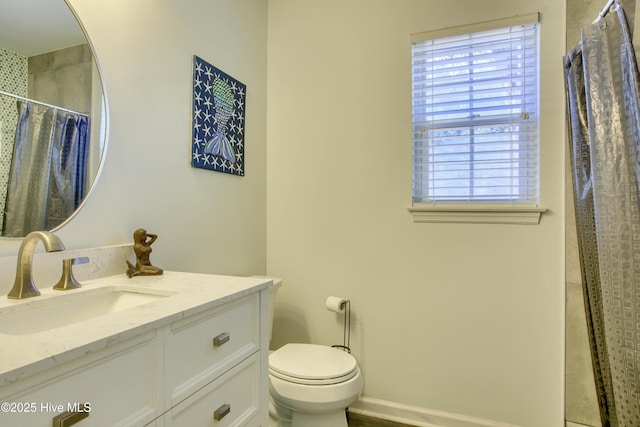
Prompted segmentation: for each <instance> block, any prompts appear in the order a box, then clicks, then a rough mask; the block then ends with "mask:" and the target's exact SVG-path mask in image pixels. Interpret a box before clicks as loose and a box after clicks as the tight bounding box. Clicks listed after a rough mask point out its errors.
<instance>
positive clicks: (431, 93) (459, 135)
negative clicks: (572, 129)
mask: <svg viewBox="0 0 640 427" xmlns="http://www.w3.org/2000/svg"><path fill="white" fill-rule="evenodd" d="M443 32H444V33H445V34H444V35H443ZM443 32H430V33H422V34H417V35H414V36H413V37H412V76H413V90H412V93H413V203H414V206H415V205H416V204H421V203H428V204H459V205H460V204H462V205H469V204H473V205H475V206H477V205H478V204H481V205H484V204H487V203H491V204H492V205H493V206H496V205H499V206H503V205H505V204H508V205H511V206H514V205H515V206H529V207H532V206H533V207H535V206H537V204H538V196H539V150H538V97H539V95H538V93H539V91H538V15H537V14H535V15H528V16H526V17H516V18H513V19H510V20H503V21H496V22H492V23H483V24H478V25H476V26H470V27H466V28H456V29H449V30H443ZM452 32H453V33H455V34H451V33H452Z"/></svg>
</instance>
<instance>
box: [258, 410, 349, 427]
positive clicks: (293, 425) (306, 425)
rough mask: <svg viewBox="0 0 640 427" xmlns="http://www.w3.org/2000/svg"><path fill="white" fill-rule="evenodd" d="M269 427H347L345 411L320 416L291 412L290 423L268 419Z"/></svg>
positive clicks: (272, 418)
mask: <svg viewBox="0 0 640 427" xmlns="http://www.w3.org/2000/svg"><path fill="white" fill-rule="evenodd" d="M269 427H348V424H347V414H346V411H345V410H344V409H343V410H340V411H334V412H329V413H322V414H306V413H304V412H292V414H291V421H289V420H283V419H276V418H274V417H272V416H270V417H269Z"/></svg>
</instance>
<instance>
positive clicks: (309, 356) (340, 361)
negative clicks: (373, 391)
mask: <svg viewBox="0 0 640 427" xmlns="http://www.w3.org/2000/svg"><path fill="white" fill-rule="evenodd" d="M357 365H358V364H357V362H356V359H355V357H353V356H352V355H350V354H349V353H347V352H346V351H343V350H338V349H336V348H333V347H328V346H324V345H316V344H286V345H284V346H283V347H281V348H279V349H278V350H276V351H274V352H273V353H271V354H270V355H269V371H270V373H271V374H272V375H275V376H277V377H279V378H281V379H283V380H287V381H292V382H297V383H305V384H306V383H318V382H321V383H327V384H331V383H336V382H341V381H346V380H348V379H350V378H352V377H353V376H355V375H356V374H357V370H356V368H357Z"/></svg>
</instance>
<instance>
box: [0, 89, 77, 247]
mask: <svg viewBox="0 0 640 427" xmlns="http://www.w3.org/2000/svg"><path fill="white" fill-rule="evenodd" d="M18 110H19V112H18V114H19V118H18V126H17V129H16V138H15V145H14V148H13V158H12V162H11V168H10V172H9V182H8V186H7V201H6V205H5V212H4V222H3V227H2V228H3V229H2V235H3V236H8V237H23V236H25V235H27V234H28V233H30V232H31V231H35V230H51V229H53V228H55V227H56V226H58V225H60V224H61V223H62V222H64V221H65V220H66V219H67V218H68V217H69V216H70V215H71V214H72V213H73V212H74V211H75V210H76V208H77V207H78V206H79V205H80V203H81V202H82V199H83V198H84V196H85V193H86V186H85V183H86V163H87V155H88V148H89V147H88V140H87V138H88V135H89V134H88V125H89V123H88V117H87V116H86V115H83V114H74V113H68V112H63V111H61V110H58V109H56V108H51V107H48V106H44V105H40V104H36V103H31V102H28V101H18Z"/></svg>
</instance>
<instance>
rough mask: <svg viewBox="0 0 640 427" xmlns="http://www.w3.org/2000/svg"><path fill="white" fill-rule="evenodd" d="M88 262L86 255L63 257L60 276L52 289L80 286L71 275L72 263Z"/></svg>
mask: <svg viewBox="0 0 640 427" xmlns="http://www.w3.org/2000/svg"><path fill="white" fill-rule="evenodd" d="M88 262H89V258H88V257H80V258H65V259H63V260H62V277H61V278H60V280H59V281H58V283H57V284H56V285H55V286H54V287H53V289H56V290H59V291H67V290H69V289H77V288H79V287H81V285H80V283H78V281H77V280H76V278H75V277H73V269H72V267H71V266H72V265H74V264H86V263H88Z"/></svg>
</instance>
